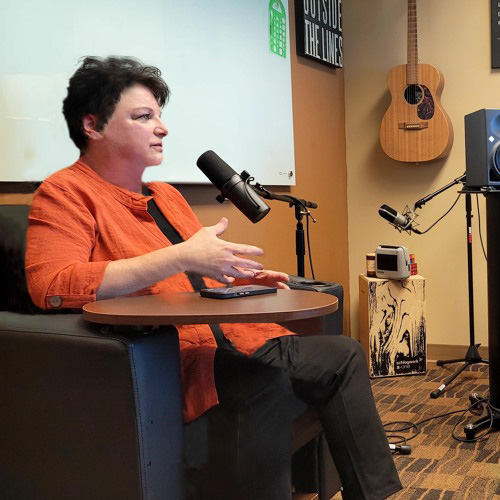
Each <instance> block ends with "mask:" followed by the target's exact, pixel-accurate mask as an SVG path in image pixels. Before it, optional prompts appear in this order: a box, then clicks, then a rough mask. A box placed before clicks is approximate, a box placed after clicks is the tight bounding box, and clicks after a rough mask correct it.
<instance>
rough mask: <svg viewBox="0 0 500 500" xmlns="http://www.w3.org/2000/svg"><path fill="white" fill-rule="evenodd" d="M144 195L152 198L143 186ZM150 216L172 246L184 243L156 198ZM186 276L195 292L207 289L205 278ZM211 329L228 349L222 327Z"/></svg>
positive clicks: (196, 275) (149, 211)
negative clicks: (159, 206)
mask: <svg viewBox="0 0 500 500" xmlns="http://www.w3.org/2000/svg"><path fill="white" fill-rule="evenodd" d="M142 194H143V195H144V196H151V191H150V190H149V188H148V187H147V186H143V187H142ZM148 214H149V215H151V217H153V219H154V221H155V222H156V225H157V226H158V227H159V228H160V231H161V232H162V233H163V234H164V235H165V237H166V238H167V239H168V241H170V243H172V245H177V244H178V243H182V242H183V241H184V240H183V239H182V237H181V235H180V234H179V233H178V232H177V230H176V229H175V228H174V226H172V224H170V222H169V221H168V219H167V218H166V217H165V215H164V214H163V212H162V211H161V210H160V209H159V208H158V205H157V204H156V201H155V200H154V198H151V199H150V200H149V201H148ZM185 274H186V276H187V277H188V279H189V282H190V283H191V286H192V287H193V289H194V291H195V292H199V291H200V290H201V289H202V288H207V286H206V284H205V281H204V280H203V277H202V276H200V275H199V274H197V273H192V272H186V273H185ZM210 328H211V330H212V333H213V334H214V337H215V340H216V341H217V345H218V346H219V347H222V346H224V347H226V348H228V347H229V346H228V343H229V341H228V340H227V339H226V337H224V334H223V333H222V330H221V328H220V326H219V325H217V324H213V325H210ZM231 348H232V346H231Z"/></svg>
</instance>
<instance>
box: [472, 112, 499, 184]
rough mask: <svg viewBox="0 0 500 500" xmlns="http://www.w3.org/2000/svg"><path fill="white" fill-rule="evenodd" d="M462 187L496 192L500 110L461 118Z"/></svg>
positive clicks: (475, 113)
mask: <svg viewBox="0 0 500 500" xmlns="http://www.w3.org/2000/svg"><path fill="white" fill-rule="evenodd" d="M465 165H466V174H467V178H466V182H465V183H466V186H467V187H469V188H481V187H488V188H493V189H500V110H499V109H480V110H479V111H475V112H474V113H470V114H469V115H465Z"/></svg>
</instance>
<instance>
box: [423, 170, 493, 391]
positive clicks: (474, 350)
mask: <svg viewBox="0 0 500 500" xmlns="http://www.w3.org/2000/svg"><path fill="white" fill-rule="evenodd" d="M465 179H466V174H463V175H462V176H460V177H457V178H456V179H455V180H453V181H451V182H450V183H449V184H446V186H443V187H442V188H440V189H438V190H437V191H435V192H434V193H431V194H429V195H427V196H425V197H424V198H422V199H421V200H418V201H417V202H416V203H415V209H417V208H422V207H423V206H424V205H425V204H426V203H427V202H428V201H429V200H431V199H432V198H434V197H435V196H437V195H438V194H440V193H442V192H443V191H446V190H447V189H449V188H450V187H452V186H454V185H455V184H459V183H464V182H465ZM471 192H473V191H471V190H470V189H463V190H462V191H460V192H459V193H460V194H465V218H466V223H467V270H468V295H469V337H470V342H469V347H468V349H467V353H466V354H465V357H463V358H459V359H448V360H442V359H440V360H438V361H437V362H436V364H437V365H438V366H443V365H447V364H451V363H463V365H462V366H461V367H460V368H459V369H458V370H457V371H456V372H455V373H453V374H452V375H450V376H449V377H447V378H446V379H445V380H444V381H443V383H442V384H441V385H440V386H439V387H438V388H437V389H436V390H434V391H432V392H431V394H430V396H431V398H433V399H436V398H438V397H439V396H441V394H443V392H444V390H445V389H446V387H447V386H448V385H450V384H451V383H452V382H453V381H454V380H455V379H456V378H457V377H458V376H459V375H460V374H461V373H462V372H463V371H464V370H465V369H466V368H468V367H469V366H470V365H473V364H475V363H488V360H486V359H483V358H482V357H481V356H480V354H479V346H480V345H481V344H476V343H475V340H474V279H473V268H472V204H471Z"/></svg>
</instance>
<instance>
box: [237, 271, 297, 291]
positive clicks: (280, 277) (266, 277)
mask: <svg viewBox="0 0 500 500" xmlns="http://www.w3.org/2000/svg"><path fill="white" fill-rule="evenodd" d="M287 281H290V277H289V276H288V274H286V273H281V272H279V271H270V270H268V269H263V270H262V271H258V270H257V271H254V277H253V278H247V279H235V280H234V283H233V284H234V285H264V286H275V287H276V288H283V289H285V290H289V289H290V287H289V286H288V285H287V284H286V282H287Z"/></svg>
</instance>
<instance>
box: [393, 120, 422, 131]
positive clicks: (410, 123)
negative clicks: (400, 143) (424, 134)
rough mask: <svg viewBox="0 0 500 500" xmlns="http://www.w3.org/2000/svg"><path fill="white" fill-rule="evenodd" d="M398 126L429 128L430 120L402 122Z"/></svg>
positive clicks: (414, 128)
mask: <svg viewBox="0 0 500 500" xmlns="http://www.w3.org/2000/svg"><path fill="white" fill-rule="evenodd" d="M398 128H401V129H403V130H422V129H423V128H429V122H400V123H399V124H398Z"/></svg>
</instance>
